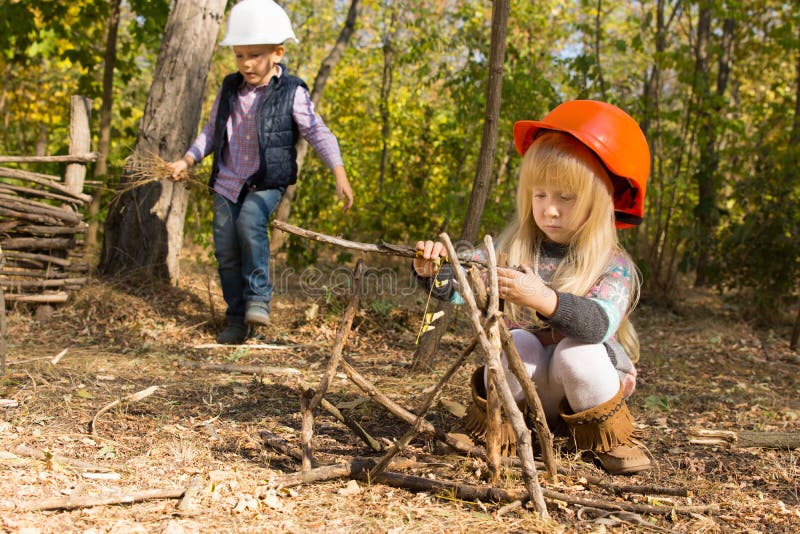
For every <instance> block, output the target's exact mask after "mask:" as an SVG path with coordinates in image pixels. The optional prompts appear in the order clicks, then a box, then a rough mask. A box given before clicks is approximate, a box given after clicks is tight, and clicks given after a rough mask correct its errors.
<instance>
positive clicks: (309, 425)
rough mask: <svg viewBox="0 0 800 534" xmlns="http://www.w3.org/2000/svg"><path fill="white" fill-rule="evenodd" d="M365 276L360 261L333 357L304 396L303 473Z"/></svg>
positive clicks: (302, 430)
mask: <svg viewBox="0 0 800 534" xmlns="http://www.w3.org/2000/svg"><path fill="white" fill-rule="evenodd" d="M363 274H364V262H363V261H362V260H358V261H357V262H356V267H355V269H354V270H353V287H352V290H351V293H350V302H348V304H347V308H346V309H345V312H344V316H343V317H342V321H341V323H340V324H339V331H338V332H337V333H336V340H335V341H334V343H333V349H332V350H331V356H330V358H329V359H328V363H327V365H326V368H325V373H323V375H322V378H321V379H320V381H319V385H318V386H317V390H316V391H315V392H313V393H312V394H311V395H310V396H309V395H308V394H309V392H311V391H312V390H306V391H305V393H304V394H303V399H306V398H307V399H308V402H307V404H305V403H304V406H303V410H302V428H301V431H300V446H301V448H302V450H303V471H308V470H309V469H310V468H311V463H310V461H309V459H310V458H311V452H312V451H311V438H312V437H313V435H314V428H313V426H314V410H315V409H316V408H317V406H319V403H320V401H321V400H322V398H323V396H324V395H325V393H327V391H328V387H329V386H330V383H331V382H332V381H333V377H334V376H335V375H336V370H337V369H338V368H339V360H340V359H341V357H342V351H343V350H344V345H345V343H346V342H347V335H348V334H349V333H350V329H351V328H352V326H353V319H355V316H356V312H357V311H358V301H359V298H360V297H361V291H362V288H361V278H362V276H363ZM307 455H308V457H307Z"/></svg>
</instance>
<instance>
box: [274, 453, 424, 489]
mask: <svg viewBox="0 0 800 534" xmlns="http://www.w3.org/2000/svg"><path fill="white" fill-rule="evenodd" d="M419 465H421V464H420V463H419V462H417V461H415V460H409V459H407V458H395V459H393V460H392V462H391V467H393V468H395V469H406V468H409V467H416V466H419ZM422 465H424V464H422ZM373 467H375V460H374V459H372V458H353V459H352V460H351V461H349V462H345V463H340V464H333V465H325V466H321V467H317V468H314V469H311V470H309V471H297V472H294V473H289V474H288V475H283V476H279V477H275V478H272V479H270V480H269V485H270V487H272V488H291V487H294V486H300V485H301V484H311V483H313V482H324V481H326V480H335V479H337V478H356V477H357V476H358V475H360V474H363V473H365V472H368V471H369V470H370V469H372V468H373Z"/></svg>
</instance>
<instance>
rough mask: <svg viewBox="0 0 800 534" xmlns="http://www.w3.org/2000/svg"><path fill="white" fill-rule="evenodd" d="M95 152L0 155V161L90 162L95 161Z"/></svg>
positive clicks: (96, 154)
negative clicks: (64, 154) (55, 154)
mask: <svg viewBox="0 0 800 534" xmlns="http://www.w3.org/2000/svg"><path fill="white" fill-rule="evenodd" d="M98 155H99V154H98V153H97V152H85V153H83V154H69V155H66V156H0V163H84V164H85V163H91V162H93V161H97V157H98Z"/></svg>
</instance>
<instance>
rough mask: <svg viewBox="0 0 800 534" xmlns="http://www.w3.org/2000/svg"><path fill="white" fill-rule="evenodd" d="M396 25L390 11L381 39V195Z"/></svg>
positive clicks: (387, 149)
mask: <svg viewBox="0 0 800 534" xmlns="http://www.w3.org/2000/svg"><path fill="white" fill-rule="evenodd" d="M396 23H397V10H396V9H392V12H391V15H390V17H389V27H388V28H387V29H386V35H385V36H384V38H383V74H382V76H381V99H380V110H381V170H380V176H379V177H378V191H379V192H380V193H381V194H382V193H383V184H384V181H385V180H386V166H387V164H388V162H389V135H390V133H391V114H390V109H389V96H390V95H391V92H392V77H393V74H394V58H395V49H394V43H393V42H392V41H393V40H394V32H395V25H396Z"/></svg>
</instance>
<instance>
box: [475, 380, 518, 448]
mask: <svg viewBox="0 0 800 534" xmlns="http://www.w3.org/2000/svg"><path fill="white" fill-rule="evenodd" d="M483 375H484V367H483V366H481V367H478V368H477V369H475V372H474V373H472V378H471V379H470V386H471V389H472V402H470V404H469V406H467V413H466V414H465V415H464V417H463V419H461V426H462V427H463V429H464V430H465V431H466V432H467V433H468V434H469V435H470V436H471V437H472V438H473V439H474V440H475V441H476V442H480V443H485V438H486V426H487V424H488V421H489V417H488V415H487V413H486V411H487V408H488V404H487V401H486V384H485V382H484V381H483ZM500 450H501V453H502V454H503V456H515V455H516V454H517V437H516V435H515V434H514V428H513V427H512V426H511V423H509V422H508V420H507V419H506V418H505V416H503V417H502V420H501V423H500Z"/></svg>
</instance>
